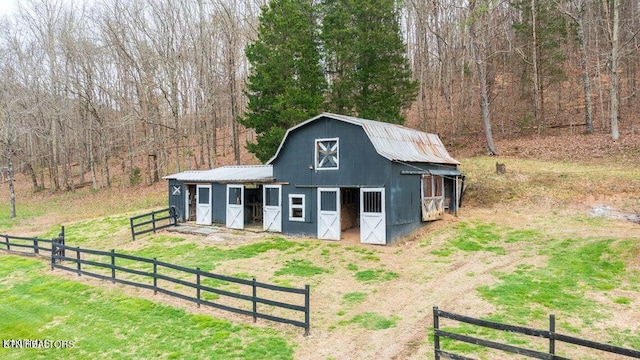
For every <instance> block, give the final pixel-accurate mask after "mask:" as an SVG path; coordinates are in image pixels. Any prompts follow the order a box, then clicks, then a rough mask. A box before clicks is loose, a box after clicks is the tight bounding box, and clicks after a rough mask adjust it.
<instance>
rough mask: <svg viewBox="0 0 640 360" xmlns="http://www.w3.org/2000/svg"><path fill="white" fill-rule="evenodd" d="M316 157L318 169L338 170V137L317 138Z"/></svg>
mask: <svg viewBox="0 0 640 360" xmlns="http://www.w3.org/2000/svg"><path fill="white" fill-rule="evenodd" d="M315 159H316V169H317V170H337V169H338V167H339V165H340V156H339V141H338V138H333V139H317V140H316V148H315Z"/></svg>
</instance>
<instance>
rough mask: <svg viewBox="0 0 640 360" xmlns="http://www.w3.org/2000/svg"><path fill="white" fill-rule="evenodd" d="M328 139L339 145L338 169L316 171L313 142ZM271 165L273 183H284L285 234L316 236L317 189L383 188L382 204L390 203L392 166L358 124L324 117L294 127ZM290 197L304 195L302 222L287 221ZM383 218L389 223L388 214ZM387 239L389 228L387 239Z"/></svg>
mask: <svg viewBox="0 0 640 360" xmlns="http://www.w3.org/2000/svg"><path fill="white" fill-rule="evenodd" d="M331 138H337V139H338V142H339V143H338V146H339V147H338V152H339V155H338V156H339V165H338V169H337V170H316V169H315V146H316V139H331ZM272 165H273V175H274V177H275V178H276V181H278V179H283V181H286V183H287V185H284V186H283V187H282V199H283V232H285V233H289V234H300V235H306V236H317V216H318V214H317V207H318V203H317V188H318V187H338V188H345V187H354V188H360V187H371V188H381V187H382V188H385V189H386V190H385V202H386V203H387V204H390V203H391V198H390V196H391V195H390V191H389V190H390V184H391V183H392V181H393V180H392V178H393V176H394V174H393V173H392V163H391V162H390V161H389V160H387V159H386V158H384V157H382V156H380V155H379V154H378V153H377V152H376V150H375V148H374V147H373V145H372V144H371V141H370V140H369V138H368V136H367V135H366V134H365V132H364V129H362V127H361V126H358V125H354V124H350V123H346V122H342V121H337V120H334V119H330V118H325V119H319V120H316V121H314V122H313V123H309V124H307V125H306V126H303V127H300V128H297V129H295V131H292V132H291V133H290V134H289V136H287V138H286V142H285V143H284V144H283V146H282V149H281V151H280V153H279V154H278V157H277V158H276V159H274V160H273V161H272ZM418 189H419V188H418ZM289 194H304V195H305V221H304V222H297V221H289ZM387 208H388V206H387ZM386 216H387V223H389V220H390V219H389V218H388V217H389V211H387V215H386ZM390 238H391V236H390V234H389V229H388V230H387V239H390Z"/></svg>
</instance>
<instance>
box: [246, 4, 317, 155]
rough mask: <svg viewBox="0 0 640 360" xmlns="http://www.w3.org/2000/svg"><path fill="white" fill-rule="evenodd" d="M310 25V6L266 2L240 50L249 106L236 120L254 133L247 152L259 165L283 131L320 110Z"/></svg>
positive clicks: (313, 18)
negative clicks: (247, 68)
mask: <svg viewBox="0 0 640 360" xmlns="http://www.w3.org/2000/svg"><path fill="white" fill-rule="evenodd" d="M316 24H317V14H316V9H315V7H314V6H313V5H312V1H310V0H305V1H300V0H275V1H271V2H270V3H269V5H267V6H266V7H265V8H263V11H262V15H261V16H260V23H259V27H258V38H257V39H256V41H255V42H253V43H252V44H250V45H249V46H248V47H247V49H246V55H247V58H248V60H249V62H250V63H251V74H250V75H249V79H248V84H247V96H248V99H249V104H248V111H247V113H246V114H245V117H244V118H242V119H240V120H239V121H240V123H241V124H243V125H244V126H246V127H248V128H252V129H255V131H256V134H257V138H256V142H255V143H247V149H248V150H249V151H250V152H251V153H253V154H255V155H256V157H257V158H258V159H260V160H261V161H262V162H265V161H267V160H268V159H269V158H271V157H272V156H273V155H274V154H275V152H276V150H277V149H278V146H279V144H280V142H281V140H282V138H283V137H284V134H285V132H286V129H288V128H289V127H291V126H294V125H296V124H298V123H300V122H302V121H304V120H306V119H308V118H310V117H312V116H315V115H317V114H318V113H319V112H320V109H321V107H322V103H323V93H324V89H325V88H326V81H325V78H324V74H323V72H322V68H321V66H320V53H319V50H318V48H319V46H318V44H319V42H318V34H317V25H316Z"/></svg>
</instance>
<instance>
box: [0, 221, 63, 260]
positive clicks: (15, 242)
mask: <svg viewBox="0 0 640 360" xmlns="http://www.w3.org/2000/svg"><path fill="white" fill-rule="evenodd" d="M0 239H2V240H3V241H2V242H0V250H4V251H6V252H10V253H14V254H20V255H34V256H38V255H39V256H45V257H51V254H52V251H54V248H53V244H54V243H55V244H61V245H64V226H63V227H62V228H61V229H60V233H59V234H58V237H56V238H54V239H39V238H37V237H22V236H12V235H0ZM55 251H58V252H60V254H59V255H63V256H64V253H63V252H64V248H61V247H57V248H56V249H55Z"/></svg>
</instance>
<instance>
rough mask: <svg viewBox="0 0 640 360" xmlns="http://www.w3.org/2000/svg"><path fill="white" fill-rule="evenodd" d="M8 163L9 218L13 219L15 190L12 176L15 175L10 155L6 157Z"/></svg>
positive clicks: (14, 213)
mask: <svg viewBox="0 0 640 360" xmlns="http://www.w3.org/2000/svg"><path fill="white" fill-rule="evenodd" d="M8 161H9V164H8V165H9V169H8V171H9V203H10V205H9V207H10V209H11V215H10V216H11V218H12V219H15V217H16V189H15V186H14V176H15V173H14V171H13V158H12V156H11V155H9V156H8Z"/></svg>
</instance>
